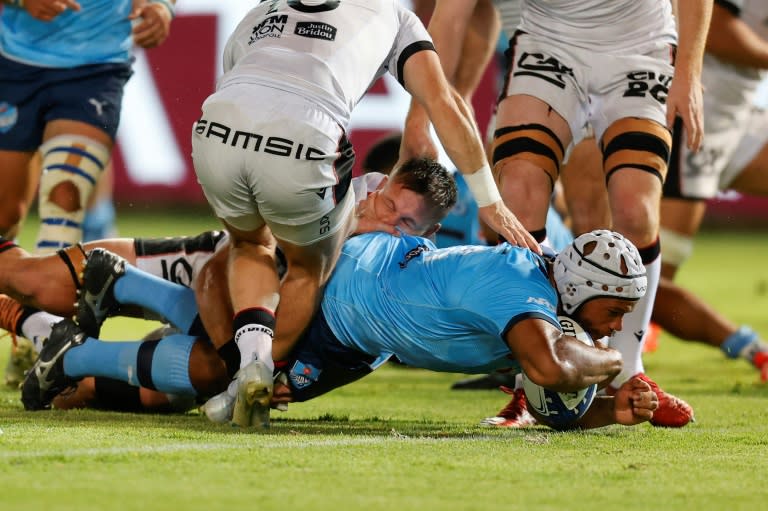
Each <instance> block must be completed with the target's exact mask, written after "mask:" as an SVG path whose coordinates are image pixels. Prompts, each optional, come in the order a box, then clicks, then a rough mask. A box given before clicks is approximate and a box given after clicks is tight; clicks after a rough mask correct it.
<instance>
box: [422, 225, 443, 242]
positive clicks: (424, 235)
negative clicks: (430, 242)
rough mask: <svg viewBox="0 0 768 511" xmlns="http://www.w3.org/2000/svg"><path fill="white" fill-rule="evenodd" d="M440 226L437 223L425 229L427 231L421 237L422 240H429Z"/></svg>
mask: <svg viewBox="0 0 768 511" xmlns="http://www.w3.org/2000/svg"><path fill="white" fill-rule="evenodd" d="M440 227H441V225H440V224H439V223H437V224H434V225H433V226H432V227H430V228H429V229H427V231H426V232H425V233H424V234H423V235H422V237H423V238H429V237H430V236H432V235H433V234H435V233H436V232H437V231H439V230H440Z"/></svg>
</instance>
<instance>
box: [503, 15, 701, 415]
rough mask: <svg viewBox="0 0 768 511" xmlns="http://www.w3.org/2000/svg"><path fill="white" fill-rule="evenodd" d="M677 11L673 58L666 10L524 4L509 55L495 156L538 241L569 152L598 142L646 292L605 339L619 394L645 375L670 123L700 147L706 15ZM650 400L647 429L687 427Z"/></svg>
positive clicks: (676, 406)
mask: <svg viewBox="0 0 768 511" xmlns="http://www.w3.org/2000/svg"><path fill="white" fill-rule="evenodd" d="M683 7H684V8H685V11H684V12H682V13H681V16H680V30H679V32H680V37H679V47H677V49H676V46H677V43H678V36H677V33H678V31H677V30H676V27H675V21H674V18H673V16H672V12H671V7H670V6H669V4H667V3H664V2H661V3H659V2H656V1H642V2H639V3H638V2H636V1H621V2H617V1H611V2H606V1H599V0H595V1H593V2H588V3H584V2H581V3H579V4H578V5H576V4H571V3H568V5H566V3H564V2H563V3H557V4H552V3H550V2H540V1H538V0H524V1H523V3H522V17H521V22H520V24H519V26H518V31H517V32H516V33H514V34H513V36H512V39H511V40H510V48H509V50H508V53H507V55H508V57H509V66H510V67H509V69H508V75H507V82H506V83H505V87H504V90H503V91H502V97H503V99H502V100H501V102H500V104H499V111H498V116H497V121H496V133H495V143H494V154H493V161H494V170H495V172H496V174H497V178H498V180H499V183H500V186H499V188H500V190H501V192H502V196H503V197H504V199H505V201H506V202H507V204H509V205H510V207H511V208H512V210H513V211H515V212H516V213H517V214H518V215H519V216H520V219H521V221H522V222H523V224H524V225H525V226H526V228H528V229H529V231H530V232H532V233H534V235H535V237H536V238H537V239H538V240H544V239H545V238H546V231H545V228H544V226H545V222H546V215H547V208H548V205H549V203H550V197H551V193H552V191H553V188H554V183H555V181H556V180H557V178H558V176H559V174H560V165H561V164H562V162H563V159H564V157H565V153H566V149H567V148H568V147H570V145H571V144H572V143H573V142H578V141H579V139H580V137H581V136H582V134H583V129H584V127H585V126H586V125H587V124H589V125H591V126H592V127H593V128H594V131H595V136H596V138H597V139H598V140H600V142H601V148H602V151H603V165H602V167H603V171H604V176H605V183H606V184H607V190H608V197H609V206H610V207H611V214H612V215H611V216H612V221H613V229H615V230H616V231H618V232H621V233H623V234H624V235H625V236H627V237H628V238H629V239H630V240H632V241H633V242H634V243H635V245H636V246H638V248H639V249H640V253H641V255H642V257H643V261H644V264H645V267H646V270H647V273H648V279H649V280H648V283H649V292H648V293H647V294H646V295H645V297H644V299H643V300H642V301H641V303H640V304H639V305H638V307H637V308H635V310H634V311H633V313H632V314H630V315H628V316H627V318H626V321H625V322H624V327H623V329H622V330H621V331H619V332H616V334H615V335H614V336H612V338H611V340H610V343H611V346H613V347H616V348H617V349H618V350H619V351H621V352H622V353H623V354H624V361H625V364H624V367H623V370H622V373H621V374H620V375H619V377H618V378H617V380H616V382H615V383H616V384H618V383H620V382H621V381H622V380H625V379H626V378H629V377H630V376H632V375H634V374H638V373H642V372H643V368H642V362H641V356H640V343H639V340H641V339H642V337H643V335H644V332H645V330H646V329H647V327H648V322H649V320H650V314H651V308H652V305H653V300H654V296H655V290H656V287H657V282H658V274H659V271H660V258H659V252H660V247H659V242H658V213H657V209H658V203H659V200H660V196H661V185H662V182H663V180H664V176H665V174H666V170H667V160H668V158H669V151H670V148H671V133H670V131H669V129H670V128H671V126H672V120H673V119H674V118H675V116H676V115H680V116H681V117H682V118H683V122H684V125H685V128H686V130H687V131H688V134H689V138H688V143H689V145H690V147H691V149H693V150H695V149H696V148H697V147H698V146H699V144H700V141H701V136H702V127H701V123H702V119H701V110H700V109H701V104H700V103H701V84H700V67H701V58H702V53H703V47H704V39H705V37H706V30H707V27H708V21H709V15H710V7H709V6H708V5H706V3H704V2H685V4H684V6H681V9H683ZM553 27H556V29H553ZM594 27H599V30H598V29H595V28H594ZM675 49H676V51H675ZM601 181H602V180H601ZM571 213H573V211H571ZM568 312H572V311H567V310H566V313H568ZM646 378H647V377H646ZM657 390H658V393H659V401H660V408H659V411H658V412H657V413H656V414H655V419H654V424H657V425H669V426H681V425H684V424H685V423H687V422H688V421H689V420H690V419H691V417H692V410H691V409H690V407H689V406H688V405H687V404H686V403H685V402H683V401H681V400H679V399H677V398H675V397H674V396H670V395H668V394H666V393H664V392H663V391H661V390H660V389H657ZM609 391H610V388H609ZM665 410H668V413H665ZM667 420H668V421H669V422H668V423H667Z"/></svg>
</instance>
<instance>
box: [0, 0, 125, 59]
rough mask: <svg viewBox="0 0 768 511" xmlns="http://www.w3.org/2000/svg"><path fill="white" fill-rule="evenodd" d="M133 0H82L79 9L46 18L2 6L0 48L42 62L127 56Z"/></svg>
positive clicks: (5, 53)
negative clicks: (45, 19) (36, 17)
mask: <svg viewBox="0 0 768 511" xmlns="http://www.w3.org/2000/svg"><path fill="white" fill-rule="evenodd" d="M131 5H132V2H131V0H80V6H81V7H82V8H81V9H80V11H71V10H67V11H65V12H64V13H62V14H60V15H59V16H57V17H56V18H54V19H53V20H52V21H49V22H45V21H40V20H37V19H35V18H33V17H32V16H30V14H29V13H28V12H27V11H26V10H24V9H16V8H13V7H10V6H5V8H4V9H3V10H2V11H0V53H2V55H3V56H5V57H6V58H9V59H11V60H15V61H17V62H22V63H24V64H28V65H33V66H40V67H55V68H69V67H77V66H83V65H88V64H107V63H126V62H129V61H130V59H131V47H132V45H133V38H132V36H131V22H130V20H128V15H129V14H130V13H131Z"/></svg>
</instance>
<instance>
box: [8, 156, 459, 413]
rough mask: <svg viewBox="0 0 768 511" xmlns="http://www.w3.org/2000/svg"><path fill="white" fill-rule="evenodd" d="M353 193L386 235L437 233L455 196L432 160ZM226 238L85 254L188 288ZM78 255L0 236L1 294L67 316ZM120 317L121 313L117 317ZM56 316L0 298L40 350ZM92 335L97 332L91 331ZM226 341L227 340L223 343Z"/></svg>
mask: <svg viewBox="0 0 768 511" xmlns="http://www.w3.org/2000/svg"><path fill="white" fill-rule="evenodd" d="M352 188H353V191H354V194H355V197H356V201H357V209H356V214H357V217H358V222H357V225H358V230H364V229H367V230H373V229H378V230H386V231H388V232H389V231H394V229H395V228H398V229H401V230H402V231H403V232H406V233H410V234H420V235H425V236H426V235H430V234H431V233H433V232H434V231H436V230H437V229H438V228H439V226H440V224H439V221H440V219H441V218H443V217H444V216H445V214H446V212H447V211H448V210H450V208H451V207H452V206H453V204H454V202H455V199H456V187H455V183H454V181H453V179H452V177H451V176H450V174H448V172H447V171H446V169H445V168H444V167H442V166H441V165H439V164H438V163H437V162H435V161H433V160H430V159H414V160H410V161H407V162H405V163H404V164H403V165H401V166H400V167H399V168H398V169H397V171H396V172H394V173H393V175H392V176H391V177H386V176H384V175H383V174H379V173H368V174H366V175H364V176H361V177H359V178H355V179H353V181H352ZM395 232H396V231H395ZM227 240H228V237H227V236H226V235H225V234H223V233H221V232H217V231H213V232H208V233H203V234H201V235H199V236H197V237H180V238H164V239H154V240H153V239H135V240H134V239H114V240H103V241H101V242H98V243H90V244H86V245H85V249H91V248H94V247H102V248H107V249H109V250H111V251H114V252H116V253H118V254H119V255H121V256H123V257H125V258H126V260H127V261H128V262H130V263H132V264H134V265H136V266H137V267H138V268H139V269H142V270H146V271H147V272H149V273H151V274H153V275H155V276H157V277H160V278H163V279H166V280H171V281H173V282H177V283H181V284H184V285H189V284H190V283H191V282H192V279H193V276H194V275H196V274H198V273H199V272H200V269H201V268H202V266H203V264H204V263H205V262H206V261H208V259H210V258H211V257H212V256H213V254H214V252H216V251H217V250H218V251H219V257H220V259H219V260H220V261H222V260H226V257H227V254H228V242H227ZM83 258H84V251H83V249H82V248H80V247H77V246H76V247H70V248H67V249H64V250H61V251H59V253H58V255H52V256H48V257H40V256H31V255H29V254H27V253H26V252H25V251H24V250H22V249H21V248H20V247H18V246H16V245H15V244H13V243H12V242H9V241H5V240H2V239H0V262H2V264H0V292H5V293H7V294H9V295H11V296H13V297H15V298H16V299H18V300H19V301H21V302H22V303H24V304H26V305H28V306H30V305H31V306H34V307H39V308H43V309H46V310H47V311H49V312H51V313H55V314H58V315H61V316H72V315H73V314H74V308H73V305H72V304H73V303H74V302H75V300H76V299H77V295H76V291H77V290H78V289H79V288H80V280H79V276H78V274H79V273H80V272H81V270H82V265H83ZM169 299H170V298H169ZM178 303H179V304H181V303H183V302H178ZM126 312H127V310H126V309H125V308H123V309H122V310H121V313H123V314H124V313H126ZM59 319H60V318H59V317H55V316H51V315H50V314H47V313H44V312H41V311H39V310H37V309H35V308H32V307H27V308H22V307H20V306H18V305H17V304H16V303H15V302H14V301H13V300H10V299H7V298H0V326H2V327H4V328H6V329H7V330H9V331H11V332H12V333H16V334H18V335H20V336H23V337H27V338H29V339H33V340H36V341H37V345H38V350H39V348H40V346H41V342H42V340H43V339H45V338H46V337H48V335H49V334H50V328H51V325H52V324H53V323H55V322H56V321H58V320H59ZM194 324H195V322H194V321H193V322H192V325H194ZM228 328H229V327H228ZM91 333H92V335H94V336H95V335H98V331H97V330H95V331H91ZM225 335H226V334H225ZM226 340H228V338H225V339H224V341H223V342H226ZM80 387H89V388H90V389H91V392H88V395H89V396H94V395H97V396H100V399H98V402H99V403H100V404H102V405H108V406H110V407H112V406H120V407H127V408H128V409H131V410H134V409H136V408H140V407H141V403H142V402H145V403H146V404H147V405H148V406H152V407H154V406H156V405H158V403H161V404H165V405H167V404H168V399H167V397H166V396H164V395H154V394H153V393H152V392H151V391H149V390H147V389H142V391H141V393H139V392H133V389H130V388H128V389H126V388H125V386H122V390H121V386H120V385H117V384H115V382H108V381H106V380H105V379H101V380H99V379H96V380H95V381H93V379H86V380H84V382H83V384H82V385H81V386H80ZM100 389H101V390H100ZM82 390H85V389H82ZM113 394H117V395H118V396H119V399H112V398H111V397H110V395H113ZM126 395H130V396H132V399H125V396H126ZM133 398H135V399H133ZM89 401H92V400H90V399H89ZM62 405H63V403H62Z"/></svg>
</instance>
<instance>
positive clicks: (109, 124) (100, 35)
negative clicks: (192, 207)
mask: <svg viewBox="0 0 768 511" xmlns="http://www.w3.org/2000/svg"><path fill="white" fill-rule="evenodd" d="M3 3H4V4H5V5H4V6H3V9H2V12H0V168H2V169H3V186H2V187H0V235H3V236H5V237H8V238H13V237H15V236H16V234H17V233H18V229H19V227H20V225H21V222H22V221H23V219H24V217H25V216H26V213H27V210H28V208H29V205H30V202H31V199H32V197H33V193H34V187H35V186H36V185H37V180H36V176H34V177H32V176H30V171H29V169H30V162H31V160H32V158H33V155H35V154H36V153H37V152H38V151H39V152H40V155H41V162H40V166H41V168H42V175H41V176H40V185H39V192H38V204H39V210H40V227H39V232H38V238H37V250H38V251H54V250H56V249H58V248H61V247H66V246H69V245H71V244H73V243H76V242H78V241H80V240H81V238H82V234H83V231H82V229H83V225H82V224H83V219H84V216H85V210H86V206H87V205H88V203H89V199H90V197H91V192H92V190H93V188H94V186H95V185H96V183H97V182H98V181H99V178H100V176H101V174H102V172H103V170H104V168H105V167H106V166H107V165H108V163H109V159H110V153H111V150H112V146H113V144H114V139H115V134H116V132H117V127H118V123H119V120H120V107H121V100H122V96H123V87H124V85H125V83H126V82H127V80H128V79H129V77H130V76H131V72H132V71H131V61H132V56H131V50H132V47H133V45H134V44H136V45H138V46H141V47H143V48H152V47H155V46H157V45H159V44H161V43H162V42H163V41H164V40H165V39H166V38H167V37H168V34H169V30H170V23H171V19H172V18H173V9H174V0H154V1H152V0H150V1H132V0H81V1H80V2H77V1H75V0H27V1H24V2H21V1H15V0H5V1H4V2H3ZM37 169H38V168H37V167H36V166H33V172H36V171H37ZM8 369H9V371H10V372H7V373H6V382H7V383H9V384H15V383H17V382H18V381H19V377H20V376H21V374H19V371H20V370H21V369H23V364H20V361H19V360H18V357H16V356H15V354H14V355H12V357H11V361H10V363H9V366H8Z"/></svg>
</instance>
